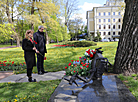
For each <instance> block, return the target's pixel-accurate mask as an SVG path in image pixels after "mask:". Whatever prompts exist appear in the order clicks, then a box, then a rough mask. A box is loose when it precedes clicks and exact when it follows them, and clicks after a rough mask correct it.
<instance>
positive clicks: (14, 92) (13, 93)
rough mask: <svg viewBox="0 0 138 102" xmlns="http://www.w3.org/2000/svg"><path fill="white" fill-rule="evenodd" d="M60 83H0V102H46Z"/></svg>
mask: <svg viewBox="0 0 138 102" xmlns="http://www.w3.org/2000/svg"><path fill="white" fill-rule="evenodd" d="M60 82H61V80H50V81H40V82H34V83H29V82H24V83H10V82H9V83H0V102H17V101H18V102H47V100H48V99H49V98H50V97H51V95H52V93H53V91H54V90H55V89H56V87H57V86H58V85H59V83H60Z"/></svg>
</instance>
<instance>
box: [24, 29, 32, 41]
mask: <svg viewBox="0 0 138 102" xmlns="http://www.w3.org/2000/svg"><path fill="white" fill-rule="evenodd" d="M29 33H32V34H33V31H32V30H27V31H26V33H25V38H26V39H28V40H29V37H28V34H29Z"/></svg>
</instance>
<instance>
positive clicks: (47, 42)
mask: <svg viewBox="0 0 138 102" xmlns="http://www.w3.org/2000/svg"><path fill="white" fill-rule="evenodd" d="M45 31H46V32H45V33H46V44H49V41H48V34H47V30H46V28H45Z"/></svg>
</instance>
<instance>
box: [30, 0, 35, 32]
mask: <svg viewBox="0 0 138 102" xmlns="http://www.w3.org/2000/svg"><path fill="white" fill-rule="evenodd" d="M34 3H35V0H33V2H32V7H31V15H33V14H34ZM31 29H32V30H33V31H34V23H33V22H32V23H31Z"/></svg>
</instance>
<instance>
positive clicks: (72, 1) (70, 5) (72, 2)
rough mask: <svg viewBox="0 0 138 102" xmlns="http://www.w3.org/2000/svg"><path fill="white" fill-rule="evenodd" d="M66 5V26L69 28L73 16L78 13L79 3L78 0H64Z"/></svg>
mask: <svg viewBox="0 0 138 102" xmlns="http://www.w3.org/2000/svg"><path fill="white" fill-rule="evenodd" d="M63 1H64V4H65V25H66V26H67V28H68V27H69V25H68V23H69V20H70V18H71V16H72V15H73V14H74V13H75V12H76V11H78V10H79V9H78V1H77V0H63Z"/></svg>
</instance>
